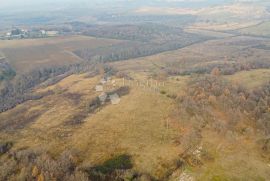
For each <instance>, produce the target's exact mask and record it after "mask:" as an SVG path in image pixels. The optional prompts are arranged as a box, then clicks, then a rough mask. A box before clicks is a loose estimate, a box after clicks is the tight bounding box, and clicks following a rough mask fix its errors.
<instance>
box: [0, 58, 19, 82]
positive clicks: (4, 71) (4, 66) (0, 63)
mask: <svg viewBox="0 0 270 181" xmlns="http://www.w3.org/2000/svg"><path fill="white" fill-rule="evenodd" d="M15 75H16V72H15V70H13V68H12V67H11V66H10V65H9V63H8V62H7V61H5V59H4V58H1V57H0V82H1V81H3V80H10V79H12V78H13V77H14V76H15Z"/></svg>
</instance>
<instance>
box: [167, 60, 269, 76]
mask: <svg viewBox="0 0 270 181" xmlns="http://www.w3.org/2000/svg"><path fill="white" fill-rule="evenodd" d="M214 68H218V69H219V70H220V74H222V75H232V74H234V73H236V72H239V71H247V70H251V69H260V68H270V62H269V61H268V60H256V61H255V60H254V61H239V62H225V61H220V62H217V63H211V64H201V65H198V66H193V65H187V66H185V64H184V66H183V65H182V67H179V63H178V65H175V64H168V65H167V67H166V72H167V73H168V74H169V75H190V74H210V73H211V71H212V70H213V69H214Z"/></svg>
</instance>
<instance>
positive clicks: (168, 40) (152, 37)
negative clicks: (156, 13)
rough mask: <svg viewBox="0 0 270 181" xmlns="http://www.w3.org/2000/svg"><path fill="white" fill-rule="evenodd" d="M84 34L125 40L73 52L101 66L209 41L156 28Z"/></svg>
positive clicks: (106, 29)
mask: <svg viewBox="0 0 270 181" xmlns="http://www.w3.org/2000/svg"><path fill="white" fill-rule="evenodd" d="M83 34H84V35H89V36H94V37H99V38H112V39H120V40H127V41H126V42H123V43H120V44H118V45H114V46H107V47H102V48H97V49H78V50H76V51H75V52H74V53H75V54H76V55H78V56H80V57H82V58H83V59H85V60H88V61H92V60H98V61H102V62H108V61H119V60H127V59H132V58H138V57H143V56H148V55H154V54H157V53H161V52H165V51H170V50H176V49H179V48H183V47H185V46H189V45H192V44H194V43H198V42H202V41H205V40H208V39H210V38H209V37H207V36H201V35H196V34H190V33H185V32H183V31H182V30H181V29H180V28H172V27H168V26H164V25H156V24H141V25H119V26H93V27H90V28H88V29H87V30H85V31H84V32H83Z"/></svg>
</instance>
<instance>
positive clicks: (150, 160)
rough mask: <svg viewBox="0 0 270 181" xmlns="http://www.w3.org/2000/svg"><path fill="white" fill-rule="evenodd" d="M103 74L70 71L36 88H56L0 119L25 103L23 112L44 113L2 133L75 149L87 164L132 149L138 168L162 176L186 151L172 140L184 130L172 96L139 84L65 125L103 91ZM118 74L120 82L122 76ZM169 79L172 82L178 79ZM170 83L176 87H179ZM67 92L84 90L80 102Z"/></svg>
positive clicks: (25, 143) (54, 148) (54, 150)
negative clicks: (176, 123) (174, 116)
mask: <svg viewBox="0 0 270 181" xmlns="http://www.w3.org/2000/svg"><path fill="white" fill-rule="evenodd" d="M134 76H136V75H135V74H134ZM138 77H140V76H138V75H137V78H138ZM140 78H144V76H142V77H140ZM99 80H100V76H96V77H93V78H85V75H84V74H81V75H71V76H69V77H67V78H65V79H63V80H62V81H60V82H59V83H57V84H56V85H52V86H49V87H48V88H45V89H44V88H43V89H38V90H36V91H46V90H54V91H56V94H54V95H51V96H48V97H45V98H43V99H41V100H37V101H28V102H26V103H23V104H21V105H19V106H17V107H16V108H14V109H12V110H10V111H7V112H5V113H4V114H1V115H0V119H1V118H4V117H12V115H13V114H14V110H18V109H19V108H20V107H24V108H27V111H26V112H20V114H22V115H27V114H29V113H30V112H33V111H35V112H40V113H41V115H40V116H39V117H38V118H37V119H36V120H35V122H34V123H32V124H30V125H28V126H26V127H25V128H24V129H22V130H17V132H16V134H12V133H1V134H0V139H6V138H9V139H11V140H13V141H15V142H16V144H15V147H14V149H17V148H22V147H30V148H45V149H48V150H49V151H50V153H51V154H53V155H58V154H59V153H61V152H62V151H63V150H65V149H76V150H78V151H80V153H81V158H82V160H84V164H88V163H92V164H95V163H96V164H98V163H101V162H103V161H104V160H106V159H108V158H110V157H111V156H112V155H114V154H117V153H127V154H130V155H132V159H133V162H134V166H135V169H136V170H138V171H140V172H143V173H149V174H151V175H153V176H155V177H157V178H160V177H162V176H164V174H165V173H166V172H167V171H168V169H169V166H170V165H171V163H173V161H174V160H175V159H177V158H178V154H179V153H180V152H181V148H180V147H179V146H177V145H175V144H174V143H173V140H174V138H176V137H177V136H179V134H180V132H179V131H178V130H176V129H174V128H173V126H171V125H170V113H171V111H172V110H173V109H174V104H173V100H172V99H170V98H168V97H166V96H165V95H162V94H160V93H159V92H158V93H155V92H152V91H150V90H149V91H146V90H143V89H142V88H140V87H136V86H134V87H131V92H130V93H129V94H128V95H126V96H124V97H122V99H121V102H120V104H118V105H110V104H109V105H106V106H105V107H103V108H102V109H101V110H99V111H97V112H96V113H95V114H89V115H88V117H87V118H86V120H85V121H86V122H85V123H83V124H81V125H79V126H73V127H72V126H64V122H65V121H66V120H68V118H70V117H71V116H72V115H76V114H77V113H80V111H82V110H81V109H82V106H83V105H86V104H87V102H88V101H89V100H91V99H92V98H94V97H95V96H97V95H98V93H96V92H95V91H94V86H95V85H96V84H97V83H98V82H99ZM115 80H117V84H119V85H121V83H122V82H121V79H115ZM168 82H170V83H169V84H170V85H172V84H173V81H168ZM169 84H168V88H169V86H170V85H169ZM170 87H171V91H173V90H174V89H175V91H177V90H179V89H180V88H179V87H177V86H175V87H176V88H175V87H173V86H170ZM66 93H76V94H80V95H82V97H81V101H80V102H79V104H78V105H76V104H74V103H73V102H72V101H70V100H69V98H68V97H65V94H66ZM167 120H168V121H169V128H168V129H167V126H166V123H167Z"/></svg>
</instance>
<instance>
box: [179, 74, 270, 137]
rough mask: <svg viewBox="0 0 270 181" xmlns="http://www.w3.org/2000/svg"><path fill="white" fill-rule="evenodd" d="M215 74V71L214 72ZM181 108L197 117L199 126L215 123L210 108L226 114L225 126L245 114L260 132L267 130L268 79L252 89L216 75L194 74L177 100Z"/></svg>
mask: <svg viewBox="0 0 270 181" xmlns="http://www.w3.org/2000/svg"><path fill="white" fill-rule="evenodd" d="M213 73H214V72H213ZM178 101H179V103H180V108H181V109H182V110H184V112H186V114H187V116H188V117H193V118H194V119H197V120H199V125H201V127H204V126H205V125H207V124H210V123H213V126H214V125H215V123H216V120H215V119H216V116H215V115H214V112H215V111H213V110H215V109H218V110H221V111H222V112H224V113H225V114H226V117H227V119H228V125H224V126H228V127H230V128H231V129H234V126H235V125H237V123H238V122H240V121H241V118H243V117H245V118H246V120H250V121H252V122H253V123H254V125H256V128H258V129H260V130H261V131H262V133H264V134H266V135H267V134H269V133H270V122H269V120H270V110H269V107H270V82H269V83H267V84H265V85H264V86H262V87H261V88H257V89H255V90H252V91H248V90H246V89H245V88H243V87H242V86H240V85H235V84H231V83H229V82H227V81H226V80H223V79H222V78H221V77H219V76H216V75H211V76H203V77H196V78H194V80H193V81H192V82H191V83H190V85H189V88H188V90H187V95H185V96H183V97H181V98H179V99H178Z"/></svg>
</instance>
